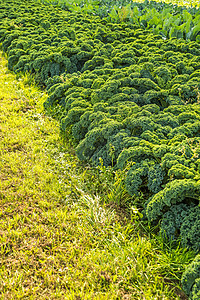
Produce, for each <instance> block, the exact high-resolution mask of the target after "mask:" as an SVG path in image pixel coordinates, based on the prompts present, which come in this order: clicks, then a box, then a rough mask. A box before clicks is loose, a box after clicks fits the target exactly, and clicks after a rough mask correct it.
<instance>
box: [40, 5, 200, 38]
mask: <svg viewBox="0 0 200 300" xmlns="http://www.w3.org/2000/svg"><path fill="white" fill-rule="evenodd" d="M42 2H45V3H53V4H54V5H58V6H60V7H62V8H63V9H65V10H69V11H72V12H75V11H76V12H81V13H83V12H84V13H93V14H96V15H98V16H100V17H101V18H104V19H106V20H107V21H108V22H110V21H111V22H115V23H116V22H118V23H119V22H131V23H132V24H138V25H139V26H141V28H143V29H151V30H152V31H153V33H155V34H160V35H162V36H163V38H171V37H176V38H184V39H186V40H194V41H198V42H200V9H197V8H196V7H188V8H186V7H182V6H177V5H173V4H167V3H163V2H162V3H157V2H156V1H148V0H145V1H144V2H141V1H139V2H140V3H138V2H137V1H129V0H119V1H117V2H116V1H113V0H107V1H102V0H99V1H93V0H89V1H88V0H84V1H82V0H80V1H76V2H71V1H67V0H62V1H51V0H50V1H42Z"/></svg>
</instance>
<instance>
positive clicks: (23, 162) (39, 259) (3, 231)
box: [0, 54, 194, 299]
mask: <svg viewBox="0 0 200 300" xmlns="http://www.w3.org/2000/svg"><path fill="white" fill-rule="evenodd" d="M6 64H7V62H6V59H5V58H3V57H2V54H1V59H0V69H1V71H0V178H1V180H0V245H1V247H0V251H1V252H0V265H1V267H0V299H187V297H186V296H185V295H184V293H183V292H182V291H181V290H180V276H181V273H182V271H183V269H184V267H185V266H186V265H187V264H188V263H189V262H190V261H191V259H192V258H193V257H194V255H193V253H192V252H186V251H185V250H184V249H182V248H180V247H179V246H178V245H176V246H175V247H172V246H169V245H168V246H167V245H164V244H163V242H162V241H161V240H159V238H157V239H156V238H155V237H153V236H151V238H150V232H149V231H148V229H147V227H146V229H144V228H143V229H142V228H141V224H140V220H139V216H138V211H137V210H136V209H135V208H134V206H133V207H132V213H131V214H129V215H127V214H126V210H125V209H122V208H120V207H119V206H118V205H117V204H116V202H117V200H118V202H119V204H124V205H125V203H126V197H128V196H127V195H126V194H125V192H124V190H123V185H122V183H121V182H120V180H119V179H118V180H117V176H118V175H117V174H113V173H112V172H111V170H110V169H106V168H103V167H100V169H99V170H98V169H91V168H90V167H88V166H86V165H82V164H81V163H80V162H78V161H77V159H76V157H75V156H74V151H73V148H72V147H71V145H70V143H69V144H65V145H64V144H63V141H62V138H61V137H60V136H59V127H58V124H57V121H55V120H53V119H51V118H50V117H48V116H47V115H44V112H43V108H42V103H43V101H44V100H45V98H46V94H45V93H43V92H41V91H39V90H38V89H37V88H36V87H35V86H34V85H33V84H32V85H31V86H30V82H31V79H30V78H23V79H16V78H15V76H14V75H12V74H11V73H9V72H8V71H7V67H6ZM27 83H29V85H28V84H27ZM114 177H115V178H114ZM113 178H114V179H113ZM119 186H120V188H119ZM116 191H120V193H121V194H120V193H117V192H116ZM119 194H120V195H119ZM122 194H123V195H122ZM106 199H109V200H110V201H111V204H110V205H108V204H106V202H107V201H106ZM119 199H123V201H124V202H123V203H120V201H119ZM114 200H115V201H114ZM124 205H123V206H124Z"/></svg>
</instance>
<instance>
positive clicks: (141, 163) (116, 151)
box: [0, 0, 200, 249]
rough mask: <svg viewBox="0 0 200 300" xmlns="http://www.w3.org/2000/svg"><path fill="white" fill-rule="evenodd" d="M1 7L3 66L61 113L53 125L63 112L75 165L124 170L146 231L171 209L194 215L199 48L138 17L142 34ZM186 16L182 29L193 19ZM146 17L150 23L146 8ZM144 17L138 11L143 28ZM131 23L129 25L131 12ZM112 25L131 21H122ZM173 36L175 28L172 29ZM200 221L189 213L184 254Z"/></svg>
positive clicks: (199, 139)
mask: <svg viewBox="0 0 200 300" xmlns="http://www.w3.org/2000/svg"><path fill="white" fill-rule="evenodd" d="M6 3H7V2H6ZM8 4H9V5H6V6H5V1H4V3H2V2H0V9H1V11H3V13H2V14H0V20H1V24H0V41H1V43H2V48H3V50H4V51H5V52H7V54H8V66H9V68H10V69H11V70H13V71H15V72H16V73H17V72H31V73H33V74H34V76H35V79H36V81H37V82H38V83H39V84H40V85H42V86H46V88H47V91H48V95H49V97H48V99H47V100H46V101H45V103H44V106H45V108H46V109H48V110H51V109H52V108H53V109H55V107H56V106H57V107H59V109H58V111H59V115H60V111H62V115H61V117H60V124H61V125H60V127H61V130H62V131H63V132H65V131H66V130H67V131H70V132H71V133H72V136H73V137H74V140H75V143H76V144H77V147H76V153H77V155H78V157H79V158H80V159H81V160H83V161H88V162H92V163H93V164H94V165H99V161H100V159H101V160H103V163H104V165H105V166H112V167H114V168H115V169H122V170H123V169H125V168H127V166H128V168H127V174H126V178H125V186H126V190H127V191H128V192H129V194H130V195H131V196H133V195H138V194H140V192H142V193H143V195H144V196H145V203H144V201H143V202H142V203H140V205H141V206H143V207H144V208H145V212H146V215H147V217H148V219H149V220H150V221H153V222H157V221H159V219H160V218H161V219H162V217H163V214H165V213H167V211H169V215H170V212H171V211H170V209H171V207H172V206H173V205H180V204H182V203H183V204H184V203H185V204H188V205H195V206H196V207H197V206H198V204H199V195H200V188H199V186H200V185H199V180H200V147H199V145H200V108H199V101H200V92H199V91H200V80H199V69H200V60H199V55H200V45H199V43H197V42H195V41H190V40H189V39H188V41H185V40H184V39H179V40H177V39H176V38H172V39H170V40H168V39H163V37H162V36H161V35H160V33H159V32H157V33H156V34H153V33H152V31H151V30H150V27H151V26H150V25H148V24H147V23H145V22H147V19H146V17H144V16H145V14H143V19H142V21H143V22H142V24H143V25H141V24H138V22H136V21H134V22H135V23H134V24H131V23H130V22H127V23H125V22H124V23H123V22H122V23H120V22H118V23H114V22H108V21H106V20H105V19H102V18H100V17H99V16H97V15H87V17H86V15H85V14H84V13H82V12H76V13H75V12H74V11H73V12H69V11H64V10H60V9H58V8H52V7H51V6H45V5H40V6H39V9H38V4H35V2H32V1H25V2H24V1H20V0H17V1H15V2H13V3H12V2H10V1H8ZM141 7H143V9H144V6H141ZM175 11H176V9H175ZM184 11H185V10H181V13H183V14H182V15H181V16H184V20H185V22H187V20H191V17H190V15H188V14H187V13H186V12H184ZM152 12H153V13H155V14H156V10H155V8H154V7H152ZM152 12H149V11H146V13H147V15H148V18H149V21H148V22H150V21H151V18H152ZM135 14H136V19H137V16H139V12H138V11H137V9H136V10H135ZM191 15H192V17H193V13H192V12H191ZM166 16H167V18H168V17H170V18H169V20H171V21H172V22H174V19H173V18H172V19H171V16H170V15H167V14H166ZM120 18H121V19H123V18H125V19H128V18H129V19H130V18H131V15H130V14H129V13H127V11H124V16H123V15H121V17H120ZM179 18H181V17H179ZM195 18H196V17H195ZM154 20H155V22H158V20H156V18H154ZM195 20H198V18H197V19H195ZM171 21H170V22H171ZM170 22H169V24H171V23H170ZM191 22H192V21H191ZM195 22H196V21H195ZM136 23H137V24H136ZM152 24H153V23H152ZM169 24H166V23H165V31H166V32H168V31H167V28H168V27H167V26H168V25H169ZM140 25H141V26H142V27H143V28H142V29H141V28H140ZM158 25H159V24H158ZM194 25H195V24H194ZM152 26H153V25H152ZM169 26H171V25H169ZM175 26H182V24H179V21H176V22H175ZM195 26H196V25H195ZM195 26H194V27H195ZM187 28H189V25H188V26H187ZM195 28H196V29H194V32H195V34H197V33H198V26H197V27H195ZM176 30H178V31H179V30H180V28H178V27H176ZM188 30H189V29H188ZM174 32H175V31H173V30H171V31H170V35H171V37H174V34H175V33H174ZM188 32H189V31H188ZM179 33H180V32H179ZM192 195H193V196H192ZM177 209H178V208H177ZM191 213H192V212H191ZM170 218H171V217H170ZM192 218H193V221H191V222H190V220H192ZM198 218H199V213H198V209H197V210H195V212H193V215H192V214H191V215H188V219H187V218H185V219H184V224H182V225H181V226H182V228H185V229H181V228H180V233H181V232H183V231H184V234H183V233H181V236H182V238H183V244H184V246H186V247H188V246H191V247H194V248H195V249H197V248H198V247H197V246H196V242H195V241H196V240H198V239H197V238H196V235H195V234H196V233H195V228H196V226H198V224H199V223H198V222H199V221H198ZM186 219H187V220H186ZM188 220H189V221H188ZM188 222H190V223H191V224H193V225H194V227H193V228H190V226H189V223H188ZM163 224H164V223H163ZM163 226H164V225H163ZM174 226H175V225H174ZM191 226H192V225H191ZM170 230H171V229H170ZM167 236H170V237H171V236H172V235H170V234H168V235H167Z"/></svg>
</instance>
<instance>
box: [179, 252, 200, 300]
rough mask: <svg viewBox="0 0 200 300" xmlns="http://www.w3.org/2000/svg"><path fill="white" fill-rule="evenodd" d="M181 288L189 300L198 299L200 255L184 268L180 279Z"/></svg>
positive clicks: (199, 290)
mask: <svg viewBox="0 0 200 300" xmlns="http://www.w3.org/2000/svg"><path fill="white" fill-rule="evenodd" d="M181 283H182V287H183V289H184V291H185V292H186V294H187V295H188V296H189V299H190V300H198V299H199V297H200V255H197V256H196V258H195V259H194V260H193V261H192V263H191V264H190V265H189V266H188V267H187V268H186V270H185V272H184V273H183V275H182V279H181Z"/></svg>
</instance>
